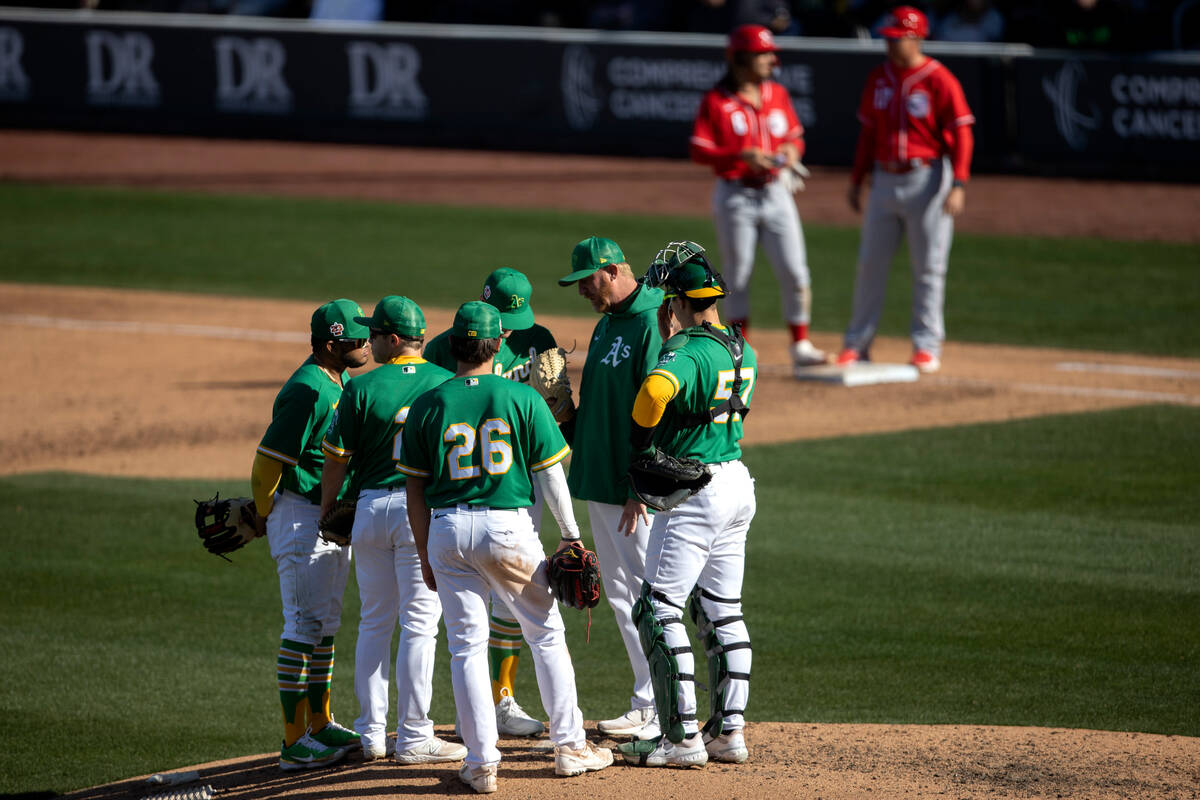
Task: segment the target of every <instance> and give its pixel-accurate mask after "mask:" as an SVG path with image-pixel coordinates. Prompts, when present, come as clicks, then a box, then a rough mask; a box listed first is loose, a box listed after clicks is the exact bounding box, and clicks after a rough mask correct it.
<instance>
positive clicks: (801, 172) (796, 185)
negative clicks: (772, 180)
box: [779, 161, 810, 194]
mask: <svg viewBox="0 0 1200 800" xmlns="http://www.w3.org/2000/svg"><path fill="white" fill-rule="evenodd" d="M809 174H810V173H809V171H808V167H806V166H804V165H803V164H801V163H800V162H799V161H797V162H796V163H795V164H792V165H791V166H790V167H784V168H783V169H781V170H779V182H780V183H782V184H783V188H784V189H787V190H788V192H789V193H791V194H795V193H796V192H803V191H804V179H805V178H807V177H808V176H809Z"/></svg>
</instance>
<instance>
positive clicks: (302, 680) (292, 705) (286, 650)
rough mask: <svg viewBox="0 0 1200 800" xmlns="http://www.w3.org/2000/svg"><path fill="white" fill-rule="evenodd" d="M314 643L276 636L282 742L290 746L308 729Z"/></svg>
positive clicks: (276, 674) (276, 677) (276, 670)
mask: <svg viewBox="0 0 1200 800" xmlns="http://www.w3.org/2000/svg"><path fill="white" fill-rule="evenodd" d="M312 652H313V646H312V645H311V644H304V643H303V642H293V641H291V640H290V639H280V640H279V655H278V656H277V657H276V659H275V680H276V681H277V682H278V684H279V702H280V704H281V705H282V706H283V743H284V745H285V746H287V747H291V746H292V745H293V744H295V743H296V740H297V739H299V738H300V737H301V736H303V735H304V732H305V731H306V730H307V729H308V703H305V702H303V700H304V699H305V696H306V693H307V688H306V681H307V680H308V665H309V661H310V660H311V658H312Z"/></svg>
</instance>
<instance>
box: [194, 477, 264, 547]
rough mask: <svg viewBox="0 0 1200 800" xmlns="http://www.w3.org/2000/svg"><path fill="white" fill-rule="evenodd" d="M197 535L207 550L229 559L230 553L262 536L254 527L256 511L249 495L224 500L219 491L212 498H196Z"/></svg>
mask: <svg viewBox="0 0 1200 800" xmlns="http://www.w3.org/2000/svg"><path fill="white" fill-rule="evenodd" d="M195 503H196V534H197V535H198V536H199V537H200V543H201V544H203V545H204V549H205V550H207V551H208V552H210V553H212V554H213V555H217V556H220V557H221V558H224V559H225V560H226V561H229V560H230V559H229V558H228V557H226V555H225V554H226V553H232V552H233V551H234V550H240V549H242V548H243V547H245V546H246V544H247V543H248V542H249V541H250V540H251V539H253V538H254V537H256V536H257V535H258V530H257V529H256V528H255V527H254V517H255V515H256V513H257V512H256V510H255V507H254V501H253V500H252V499H250V498H249V497H230V498H226V499H225V500H222V499H221V494H220V492H218V493H217V494H215V495H213V499H212V500H196V501H195Z"/></svg>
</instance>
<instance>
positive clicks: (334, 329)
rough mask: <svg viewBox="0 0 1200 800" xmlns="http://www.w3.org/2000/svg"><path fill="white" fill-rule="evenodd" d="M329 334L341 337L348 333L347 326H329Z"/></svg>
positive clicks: (336, 323)
mask: <svg viewBox="0 0 1200 800" xmlns="http://www.w3.org/2000/svg"><path fill="white" fill-rule="evenodd" d="M329 332H330V333H332V334H333V335H334V336H341V335H342V334H343V333H345V332H346V326H345V325H343V324H342V323H340V322H335V323H333V324H332V325H330V326H329Z"/></svg>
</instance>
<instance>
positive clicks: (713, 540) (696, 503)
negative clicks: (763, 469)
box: [646, 461, 756, 736]
mask: <svg viewBox="0 0 1200 800" xmlns="http://www.w3.org/2000/svg"><path fill="white" fill-rule="evenodd" d="M709 467H710V468H711V469H712V472H713V478H712V480H711V481H710V482H709V484H708V486H706V487H704V489H702V490H701V491H700V492H698V493H697V494H695V495H693V496H692V497H690V498H688V499H687V500H685V501H684V502H683V503H680V504H679V505H678V506H676V507H675V508H673V509H671V510H670V511H666V512H660V513H658V514H655V515H654V522H653V523H652V524H651V526H650V541H649V543H648V544H647V547H646V582H647V583H649V584H650V588H651V590H652V592H653V596H652V598H651V603H652V605H653V606H654V617H655V619H658V620H659V621H660V622H663V627H664V638H665V639H666V644H667V647H670V648H672V649H673V650H677V656H676V657H677V658H678V660H679V671H680V672H681V673H684V674H691V675H695V672H696V664H695V658H694V656H693V654H692V650H691V643H690V642H689V640H688V636H687V630H686V628H685V627H684V623H683V622H682V619H686V617H687V611H686V608H687V602H688V597H689V595H690V594H691V592H692V588H693V587H695V586H699V587H700V588H701V589H702V590H704V592H705V593H706V594H707V595H710V596H712V597H717V598H720V599H721V602H720V603H719V605H718V606H717V608H718V613H719V615H720V617H722V618H725V617H734V616H740V615H741V613H742V604H741V598H742V579H743V575H744V573H745V568H746V533H747V531H749V529H750V522H751V520H753V519H754V512H755V510H756V504H755V499H754V479H753V478H751V477H750V472H749V470H747V469H746V467H745V465H744V464H742V462H741V461H726V462H724V463H721V464H710V465H709ZM663 598H665V600H664V599H663ZM706 611H707V613H708V614H709V616H710V617H713V615H714V608H713V606H711V605H708V604H707V603H706ZM681 618H682V619H681ZM669 620H680V621H677V622H668V621H669ZM717 631H718V636H719V637H720V640H721V641H722V642H723V643H725V642H733V641H737V642H745V643H747V644H748V643H749V641H750V636H749V633H748V632H747V630H746V626H745V623H744V622H741V621H739V622H737V623H734V624H731V625H724V626H722V627H719V628H717ZM727 656H728V658H729V670H730V672H733V673H740V674H744V675H749V674H750V661H751V655H750V650H749V648H745V649H738V650H733V651H731V652H729V653H728V654H727ZM749 696H750V683H749V681H748V680H742V679H738V680H731V681H730V682H729V686H728V688H727V690H726V697H725V704H726V708H730V709H739V710H744V709H745V708H746V701H747V700H748V699H749ZM678 700H679V713H680V716H681V717H683V719H684V723H683V727H684V730H685V731H686V732H687V734H688V735H689V736H690V735H691V734H693V733H696V732H697V731H698V730H699V723H698V722H697V717H696V684H695V681H694V680H680V681H679V695H678ZM744 725H745V717H744V715H743V714H742V713H740V711H739V713H734V714H729V715H727V716H725V719H724V726H723V729H724V730H725V731H729V730H734V729H738V728H742V727H743V726H744Z"/></svg>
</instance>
